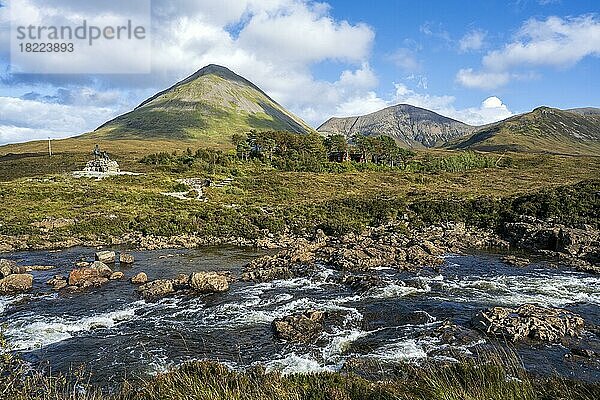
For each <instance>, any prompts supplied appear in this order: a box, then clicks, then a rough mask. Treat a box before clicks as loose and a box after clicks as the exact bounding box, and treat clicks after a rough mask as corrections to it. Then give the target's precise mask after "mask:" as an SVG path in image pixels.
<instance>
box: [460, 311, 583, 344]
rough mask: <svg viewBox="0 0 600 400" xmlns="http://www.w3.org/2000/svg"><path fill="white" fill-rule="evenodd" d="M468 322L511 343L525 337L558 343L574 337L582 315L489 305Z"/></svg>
mask: <svg viewBox="0 0 600 400" xmlns="http://www.w3.org/2000/svg"><path fill="white" fill-rule="evenodd" d="M471 322H472V325H473V327H474V328H476V329H478V330H480V331H482V332H484V333H487V334H488V335H491V336H498V337H504V338H507V339H509V340H511V341H512V342H518V341H521V340H525V339H533V340H538V341H543V342H559V341H561V340H562V339H564V338H565V337H567V336H571V337H576V336H578V335H579V333H580V332H581V330H582V329H583V327H584V320H583V318H581V317H580V316H578V315H576V314H574V313H572V312H570V311H567V310H564V309H560V308H548V307H541V306H537V305H534V304H524V305H522V306H520V307H519V308H516V309H514V308H505V307H493V308H490V309H488V310H485V311H481V312H479V313H478V314H477V315H476V316H475V317H474V318H473V319H472V321H471Z"/></svg>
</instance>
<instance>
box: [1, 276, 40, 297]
mask: <svg viewBox="0 0 600 400" xmlns="http://www.w3.org/2000/svg"><path fill="white" fill-rule="evenodd" d="M32 286H33V275H31V274H10V275H8V276H7V277H5V278H2V279H0V294H14V293H22V292H26V291H28V290H29V289H31V287H32Z"/></svg>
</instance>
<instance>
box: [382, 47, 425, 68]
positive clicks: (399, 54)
mask: <svg viewBox="0 0 600 400" xmlns="http://www.w3.org/2000/svg"><path fill="white" fill-rule="evenodd" d="M389 59H390V60H391V61H392V62H393V63H394V64H395V65H396V66H397V67H399V68H400V69H402V70H403V71H406V72H415V71H419V70H420V69H421V63H420V62H419V60H418V59H417V56H416V54H415V52H414V51H412V50H411V49H408V48H405V47H403V48H400V49H398V50H396V51H395V52H394V54H392V55H391V56H389Z"/></svg>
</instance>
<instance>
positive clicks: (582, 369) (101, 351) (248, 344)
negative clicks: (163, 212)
mask: <svg viewBox="0 0 600 400" xmlns="http://www.w3.org/2000/svg"><path fill="white" fill-rule="evenodd" d="M93 252H94V250H93V249H86V248H73V249H68V250H64V251H60V252H43V251H40V252H23V253H13V254H5V255H2V257H4V258H9V259H13V260H16V261H18V262H19V263H20V264H22V265H55V266H57V268H56V269H54V270H51V271H45V272H34V277H35V283H34V289H33V291H32V292H31V293H29V294H26V295H19V296H11V297H0V323H1V324H3V325H4V326H5V335H6V336H7V338H8V341H9V343H10V344H11V346H12V348H13V349H15V350H18V351H19V352H21V354H22V356H23V357H24V358H25V359H26V360H27V361H29V362H31V363H32V364H34V365H35V364H37V363H40V362H48V363H49V364H50V366H51V367H52V369H53V371H63V372H66V371H68V370H70V369H73V368H74V367H77V366H79V365H82V364H83V365H86V366H87V368H89V369H90V370H91V371H92V374H93V379H94V380H95V381H97V382H98V383H101V384H106V385H110V384H111V383H113V382H118V381H120V380H122V379H123V378H124V377H140V376H141V377H144V376H147V375H149V374H154V373H157V372H161V371H165V370H167V369H169V368H171V367H174V366H176V365H177V364H179V363H181V362H184V361H188V360H201V359H210V360H216V361H220V362H223V363H226V364H227V365H230V366H231V367H232V368H244V367H248V366H251V365H255V364H257V363H260V364H263V365H265V366H266V367H267V369H277V370H281V371H283V372H285V373H291V372H309V371H310V372H314V371H327V370H331V371H334V370H339V369H340V368H342V366H343V365H344V363H345V361H347V360H349V359H353V360H356V359H368V360H375V361H376V362H380V363H395V362H403V361H404V362H406V361H408V362H418V361H420V360H424V359H427V358H428V357H429V358H439V359H448V358H449V357H450V356H451V355H452V354H457V353H459V354H460V353H461V352H462V353H465V354H468V353H469V352H470V351H473V349H474V348H475V347H476V346H477V345H481V344H482V343H490V340H489V339H484V338H483V337H477V336H474V337H472V338H470V339H469V338H468V339H467V340H466V341H465V340H462V341H459V342H457V343H451V344H448V343H444V342H443V341H442V340H441V339H440V338H439V337H438V336H439V335H435V334H434V332H435V331H436V329H438V328H439V327H440V326H441V325H442V324H443V323H444V321H447V320H449V321H452V322H453V323H456V324H459V325H462V326H468V321H469V319H470V318H471V316H472V315H473V314H474V313H475V312H477V311H478V310H480V309H482V308H486V307H490V306H496V305H500V306H518V305H520V304H523V303H537V304H540V305H545V306H555V307H564V308H567V309H569V310H572V311H574V312H576V313H579V314H580V315H582V316H583V317H584V318H585V320H586V323H587V324H596V325H598V324H600V277H598V276H593V275H588V274H585V273H578V272H572V271H566V270H561V269H552V268H548V266H547V265H544V264H533V265H531V266H529V267H527V268H520V269H517V268H513V267H509V266H507V265H505V264H503V263H502V262H501V261H500V260H499V258H498V256H495V255H489V254H488V255H486V254H480V255H473V256H448V257H446V262H445V265H444V267H443V268H442V269H441V270H440V271H441V272H435V271H430V270H427V269H425V270H423V271H421V272H420V273H418V274H414V273H406V272H398V271H395V270H392V269H381V270H378V271H375V273H376V274H377V275H379V276H380V277H381V278H382V279H383V282H384V283H383V285H379V286H377V287H373V288H370V289H368V290H362V291H359V290H355V289H352V288H350V287H348V286H346V285H342V284H339V283H336V277H338V276H339V274H340V273H339V272H337V271H333V270H330V269H327V268H321V269H320V270H318V272H317V273H316V274H314V275H313V276H311V277H308V278H297V279H290V280H282V281H275V282H270V283H261V284H257V283H247V282H236V283H233V284H232V285H231V289H230V291H229V292H227V293H223V294H211V295H200V296H197V297H189V296H183V295H181V296H175V297H170V298H165V299H162V300H160V301H158V302H146V301H143V300H140V299H139V298H138V296H137V294H136V293H135V287H134V286H133V285H131V284H130V283H129V281H128V279H124V280H121V281H112V282H109V283H108V284H106V285H105V286H103V287H101V288H94V289H91V290H88V291H86V292H80V293H71V294H64V293H61V294H57V293H55V292H52V291H50V290H49V287H47V286H46V285H45V284H44V282H45V281H46V280H48V279H50V278H51V277H52V276H54V275H56V274H64V275H66V274H68V272H69V271H70V270H71V269H72V268H73V265H74V263H75V262H76V261H78V260H80V259H81V258H82V257H87V258H88V259H89V257H90V255H93ZM134 255H135V257H136V262H135V264H134V265H133V266H131V267H126V268H118V267H117V268H116V270H122V271H123V272H124V273H125V275H126V277H127V278H128V277H131V276H133V275H134V274H136V273H138V272H140V271H144V272H146V273H147V274H148V276H149V277H150V278H151V279H158V278H172V277H175V276H176V275H177V274H178V273H191V272H194V271H203V270H227V271H232V272H233V273H234V274H236V275H238V274H239V273H240V271H241V267H242V265H243V264H244V263H246V262H248V261H249V260H251V259H253V258H254V257H257V256H259V255H260V253H257V252H254V251H251V250H248V249H240V248H231V247H221V248H206V249H195V250H170V251H167V250H161V251H148V252H136V253H134ZM306 309H322V310H327V311H328V312H329V315H331V316H332V317H331V319H332V321H331V322H329V323H328V326H327V328H326V331H325V332H324V333H323V334H322V335H321V337H320V338H319V340H318V341H317V343H316V344H313V345H298V344H290V343H285V342H281V341H279V340H277V339H275V338H274V337H273V334H272V331H271V322H272V321H273V319H274V318H277V317H282V316H284V315H287V314H290V313H294V312H298V311H303V310H306ZM575 344H576V345H578V346H583V347H587V348H591V349H595V350H596V351H597V352H599V351H600V338H598V336H596V334H593V333H589V332H586V333H584V335H583V337H582V338H581V339H578V340H577V341H576V343H575ZM516 351H517V353H518V354H519V356H520V357H521V358H522V360H523V362H524V364H525V366H526V367H527V368H528V369H530V370H532V371H534V372H538V373H555V372H556V373H559V374H561V375H565V376H573V377H577V378H579V379H586V380H592V381H598V380H600V368H599V364H600V363H598V362H596V363H590V362H583V361H581V360H579V361H578V360H573V359H569V358H565V357H564V356H565V355H566V354H567V353H568V352H569V349H568V348H566V347H563V346H562V345H560V344H522V345H518V346H517V347H516Z"/></svg>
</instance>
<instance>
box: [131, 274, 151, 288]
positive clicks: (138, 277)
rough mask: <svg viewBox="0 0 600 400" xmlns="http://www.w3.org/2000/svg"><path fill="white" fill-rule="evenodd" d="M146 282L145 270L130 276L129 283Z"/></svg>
mask: <svg viewBox="0 0 600 400" xmlns="http://www.w3.org/2000/svg"><path fill="white" fill-rule="evenodd" d="M146 282H148V275H146V273H145V272H140V273H139V274H137V275H136V276H134V277H132V278H131V283H133V284H136V285H141V284H144V283H146Z"/></svg>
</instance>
